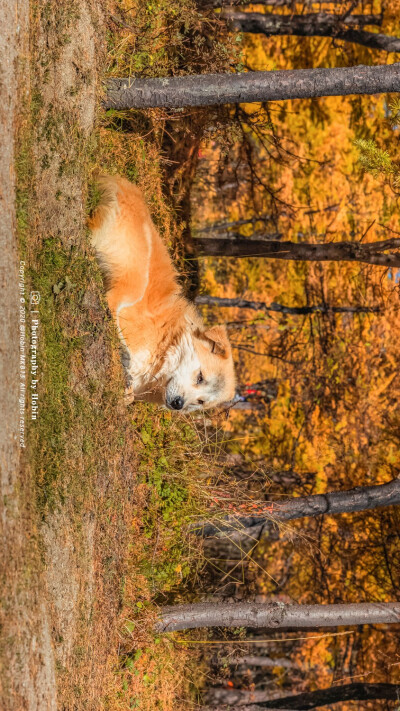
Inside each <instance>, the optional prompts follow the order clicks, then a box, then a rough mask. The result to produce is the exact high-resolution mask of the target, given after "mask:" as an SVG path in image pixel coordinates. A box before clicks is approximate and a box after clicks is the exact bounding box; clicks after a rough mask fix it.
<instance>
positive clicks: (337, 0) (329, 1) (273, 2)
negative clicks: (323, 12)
mask: <svg viewBox="0 0 400 711" xmlns="http://www.w3.org/2000/svg"><path fill="white" fill-rule="evenodd" d="M345 2H346V0H319V4H320V5H343V6H344V5H345ZM197 4H198V6H199V7H201V8H208V7H225V6H229V7H233V6H237V5H240V6H242V5H254V1H253V2H252V1H251V0H198V2H197ZM257 5H267V6H269V7H291V6H292V0H259V1H258V2H257ZM370 24H374V23H370Z"/></svg>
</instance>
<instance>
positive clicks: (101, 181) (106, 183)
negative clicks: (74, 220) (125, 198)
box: [88, 175, 120, 239]
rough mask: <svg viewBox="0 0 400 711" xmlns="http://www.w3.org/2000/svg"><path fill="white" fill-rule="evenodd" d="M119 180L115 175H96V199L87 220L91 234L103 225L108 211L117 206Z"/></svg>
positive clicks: (108, 213)
mask: <svg viewBox="0 0 400 711" xmlns="http://www.w3.org/2000/svg"><path fill="white" fill-rule="evenodd" d="M119 181H120V178H119V177H118V176H116V175H96V178H95V189H96V193H97V198H98V200H97V204H96V207H95V208H94V210H93V213H92V215H91V216H90V217H89V220H88V225H89V229H90V231H91V232H92V233H93V234H95V233H96V232H97V230H100V229H101V228H102V227H103V225H104V222H105V221H106V220H107V218H108V217H109V216H110V213H112V212H114V210H115V209H116V208H117V205H118V200H117V193H118V185H119ZM93 239H94V238H93Z"/></svg>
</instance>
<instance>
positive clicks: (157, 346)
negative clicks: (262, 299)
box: [90, 176, 235, 412]
mask: <svg viewBox="0 0 400 711" xmlns="http://www.w3.org/2000/svg"><path fill="white" fill-rule="evenodd" d="M99 183H100V188H101V194H102V197H101V201H100V204H99V205H98V207H97V209H96V211H95V213H94V216H93V218H92V219H91V221H90V228H91V231H92V243H93V246H94V247H95V249H96V252H97V255H98V258H99V260H100V264H101V266H102V268H103V270H104V272H105V275H106V278H107V282H108V292H107V298H108V303H109V306H110V309H111V312H112V314H113V316H114V318H115V319H116V322H117V326H118V330H119V333H120V337H121V340H122V342H123V344H124V346H125V349H126V351H127V353H128V355H129V364H128V367H127V371H128V379H129V384H130V390H131V393H132V395H133V396H134V397H135V399H138V400H147V401H149V402H156V403H158V404H161V405H164V406H166V407H168V408H170V409H173V410H182V411H189V412H190V411H193V410H198V409H201V408H204V409H205V408H211V407H215V406H217V405H221V404H222V403H225V402H227V401H229V400H231V399H232V398H233V396H234V392H235V376H234V367H233V361H232V353H231V347H230V344H229V340H228V337H227V334H226V330H225V327H224V326H213V327H212V328H206V327H205V326H204V324H203V322H202V320H201V318H200V316H199V314H198V312H197V311H196V309H195V307H194V306H193V305H192V304H190V303H189V302H188V301H187V299H185V298H184V296H183V295H182V293H181V289H180V287H179V285H178V281H177V274H176V271H175V269H174V267H173V265H172V262H171V259H170V257H169V254H168V252H167V249H166V247H165V245H164V244H163V242H162V240H161V238H160V236H159V234H158V233H157V230H156V228H155V226H154V224H153V222H152V220H151V217H150V214H149V212H148V209H147V207H146V205H145V203H144V200H143V197H142V195H141V192H140V190H139V189H138V188H137V187H136V186H134V185H132V184H131V183H130V182H129V181H128V180H125V179H124V178H121V177H111V176H104V177H102V178H100V180H99Z"/></svg>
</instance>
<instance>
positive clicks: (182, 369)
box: [165, 326, 235, 412]
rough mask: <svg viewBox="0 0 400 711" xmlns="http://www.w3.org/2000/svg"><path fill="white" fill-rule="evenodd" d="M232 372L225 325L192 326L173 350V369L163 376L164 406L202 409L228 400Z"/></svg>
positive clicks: (233, 375)
mask: <svg viewBox="0 0 400 711" xmlns="http://www.w3.org/2000/svg"><path fill="white" fill-rule="evenodd" d="M234 394H235V373H234V366H233V360H232V352H231V346H230V343H229V339H228V335H227V332H226V328H225V326H213V327H212V328H209V329H206V330H204V329H202V328H201V327H196V328H193V329H191V330H190V331H188V332H186V333H185V335H184V336H183V337H182V339H181V340H180V342H179V344H178V345H177V348H176V358H175V363H174V370H173V372H171V373H170V375H169V377H167V381H166V386H165V405H166V406H167V407H168V408H169V409H171V410H181V411H182V412H193V411H194V410H206V409H210V408H213V407H217V406H219V405H222V404H223V403H226V402H229V401H230V400H232V398H233V397H234Z"/></svg>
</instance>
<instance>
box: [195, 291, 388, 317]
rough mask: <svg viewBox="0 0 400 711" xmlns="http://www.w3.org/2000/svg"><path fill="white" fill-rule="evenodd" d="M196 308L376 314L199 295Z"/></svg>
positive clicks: (359, 309) (361, 309)
mask: <svg viewBox="0 0 400 711" xmlns="http://www.w3.org/2000/svg"><path fill="white" fill-rule="evenodd" d="M194 302H195V304H197V305H198V306H220V307H222V308H238V309H252V310H253V311H265V312H267V313H268V312H269V311H274V312H277V313H281V314H289V315H296V316H297V315H299V316H306V315H307V314H315V313H325V314H326V313H331V314H332V313H333V314H361V313H378V312H379V307H378V306H330V305H329V304H315V305H313V306H284V305H283V304H276V303H275V302H272V303H271V304H266V303H264V302H263V301H248V300H247V299H240V298H235V299H224V298H221V297H219V296H209V295H208V294H201V295H199V296H196V298H195V300H194Z"/></svg>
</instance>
